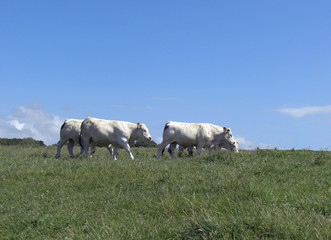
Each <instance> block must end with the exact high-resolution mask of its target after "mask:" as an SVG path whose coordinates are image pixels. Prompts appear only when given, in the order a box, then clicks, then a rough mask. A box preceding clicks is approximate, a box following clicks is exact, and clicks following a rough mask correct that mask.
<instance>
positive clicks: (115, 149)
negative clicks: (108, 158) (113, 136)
mask: <svg viewBox="0 0 331 240" xmlns="http://www.w3.org/2000/svg"><path fill="white" fill-rule="evenodd" d="M118 150H119V147H114V149H113V151H112V152H113V153H112V157H113V160H117V158H116V153H117V152H118Z"/></svg>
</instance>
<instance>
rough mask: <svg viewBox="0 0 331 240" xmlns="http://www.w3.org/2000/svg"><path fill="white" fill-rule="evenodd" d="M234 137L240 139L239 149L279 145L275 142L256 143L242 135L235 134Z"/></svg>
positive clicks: (270, 147) (268, 147)
mask: <svg viewBox="0 0 331 240" xmlns="http://www.w3.org/2000/svg"><path fill="white" fill-rule="evenodd" d="M234 139H236V140H238V141H239V149H256V148H261V149H273V148H275V147H277V146H276V145H274V144H265V143H254V142H253V141H251V140H248V139H246V138H244V137H243V136H240V135H236V136H234Z"/></svg>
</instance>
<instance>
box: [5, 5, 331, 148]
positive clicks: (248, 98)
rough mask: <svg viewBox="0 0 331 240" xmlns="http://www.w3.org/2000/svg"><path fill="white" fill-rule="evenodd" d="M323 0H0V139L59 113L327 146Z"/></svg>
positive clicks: (55, 134)
mask: <svg viewBox="0 0 331 240" xmlns="http://www.w3.org/2000/svg"><path fill="white" fill-rule="evenodd" d="M330 13H331V2H330V1H323V0H321V1H313V0H312V1H262V0H261V1H255V0H253V1H239V2H238V1H188V0H180V1H178V0H175V1H152V0H150V1H140V0H139V1H133V0H131V1H119V0H116V1H115V0H114V1H82V0H79V1H73V0H72V1H71V0H70V1H64V0H63V1H34V0H31V1H23V0H22V1H19V0H17V1H15V0H14V1H1V2H0V90H1V95H0V137H28V136H31V137H34V138H37V139H41V140H44V141H45V142H46V143H47V144H52V143H56V142H57V141H58V138H59V127H60V126H61V124H62V122H63V120H64V119H66V118H78V119H83V118H85V117H88V116H94V117H98V118H104V119H114V120H125V121H130V122H137V121H140V122H143V123H146V125H147V126H148V128H149V130H150V133H151V135H152V137H153V138H154V140H156V141H160V139H161V136H162V130H163V126H164V124H165V123H166V122H167V121H168V120H173V121H185V122H209V123H214V124H217V125H221V126H227V127H230V128H231V129H232V131H233V133H234V135H235V136H236V137H237V138H238V139H239V141H240V142H241V144H240V146H241V147H242V148H255V147H257V146H260V147H275V146H277V147H278V148H280V149H281V148H292V147H295V148H307V147H311V148H312V149H316V150H319V149H321V148H327V147H328V148H329V149H331V16H330Z"/></svg>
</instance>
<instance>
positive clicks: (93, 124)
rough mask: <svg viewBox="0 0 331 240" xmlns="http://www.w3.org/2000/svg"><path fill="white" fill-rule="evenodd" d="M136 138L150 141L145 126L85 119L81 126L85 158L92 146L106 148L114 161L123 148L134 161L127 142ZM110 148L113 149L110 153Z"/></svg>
mask: <svg viewBox="0 0 331 240" xmlns="http://www.w3.org/2000/svg"><path fill="white" fill-rule="evenodd" d="M138 138H142V139H148V140H151V139H152V137H151V135H150V134H149V131H148V128H147V127H146V125H145V124H140V123H139V122H138V123H136V124H135V123H130V122H124V121H115V120H104V119H97V118H91V117H89V118H86V119H85V120H84V121H83V123H82V125H81V141H82V145H83V147H84V150H85V154H86V157H87V158H89V154H88V149H89V146H90V144H92V146H104V147H107V148H108V150H109V152H110V154H112V157H113V159H114V160H116V153H117V151H118V150H119V148H124V149H125V150H126V151H127V153H128V154H129V156H130V158H131V159H134V157H133V155H132V153H131V150H130V145H129V142H132V141H134V140H136V139H138ZM110 144H111V146H112V147H113V148H114V150H113V151H112V149H111V147H110Z"/></svg>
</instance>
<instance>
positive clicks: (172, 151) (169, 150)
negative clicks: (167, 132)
mask: <svg viewBox="0 0 331 240" xmlns="http://www.w3.org/2000/svg"><path fill="white" fill-rule="evenodd" d="M176 146H177V143H176V142H173V143H171V144H170V146H169V148H168V152H169V154H170V156H171V157H172V158H176V155H175V149H176Z"/></svg>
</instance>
